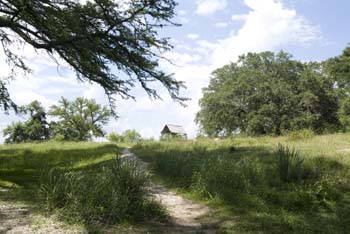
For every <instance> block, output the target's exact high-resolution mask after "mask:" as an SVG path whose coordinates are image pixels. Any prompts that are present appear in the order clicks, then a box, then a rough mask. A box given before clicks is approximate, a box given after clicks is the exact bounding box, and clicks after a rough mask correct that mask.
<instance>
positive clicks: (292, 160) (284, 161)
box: [276, 144, 304, 182]
mask: <svg viewBox="0 0 350 234" xmlns="http://www.w3.org/2000/svg"><path fill="white" fill-rule="evenodd" d="M276 154H277V157H278V159H277V169H278V171H279V175H280V178H281V179H282V180H283V181H285V182H292V181H298V180H300V179H302V177H303V175H304V168H303V162H304V159H303V158H301V157H300V155H299V152H298V151H297V150H295V149H293V148H289V147H285V146H283V145H282V144H278V146H277V149H276Z"/></svg>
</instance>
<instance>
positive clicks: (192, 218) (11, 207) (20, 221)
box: [0, 149, 215, 234]
mask: <svg viewBox="0 0 350 234" xmlns="http://www.w3.org/2000/svg"><path fill="white" fill-rule="evenodd" d="M121 157H122V158H123V160H131V161H135V162H137V163H138V164H139V165H140V169H141V170H147V163H145V162H143V161H141V160H139V159H138V158H137V157H136V156H135V155H134V154H132V153H131V152H130V151H129V150H128V149H125V150H124V151H123V154H122V156H121ZM10 190H11V189H5V188H1V187H0V195H1V196H0V234H14V233H18V234H19V233H28V234H34V233H37V234H41V233H42V234H44V233H54V234H61V233H62V234H63V233H68V234H76V233H90V231H91V230H90V231H88V230H87V229H85V228H84V227H82V226H72V225H68V224H66V223H63V222H61V221H60V220H59V219H58V218H57V217H55V216H49V217H46V216H44V215H43V214H40V213H37V212H35V210H34V209H33V207H31V206H30V205H28V203H24V202H21V201H18V200H16V199H11V198H10V197H9V196H10V195H9V194H10V192H11V191H10ZM149 191H150V194H151V196H152V199H155V200H156V201H158V202H159V203H160V204H162V205H163V206H164V207H165V208H166V209H167V211H168V212H169V215H170V219H171V220H170V221H169V222H168V223H149V222H148V223H145V224H140V225H137V226H114V227H101V229H100V230H99V231H98V233H119V234H124V233H125V234H126V233H128V234H129V233H131V234H132V233H134V234H141V233H142V234H146V233H150V234H151V233H153V234H154V233H164V234H165V233H166V234H184V233H196V234H197V233H198V234H199V233H208V234H211V233H215V230H214V226H215V225H212V224H208V223H202V220H203V219H202V217H203V216H205V215H207V214H208V213H209V212H210V210H209V208H208V207H206V206H204V205H200V204H196V203H194V202H193V201H191V200H188V199H185V198H183V197H181V196H179V195H178V194H176V193H175V192H173V191H170V190H169V189H168V188H166V187H164V186H162V185H159V184H154V183H152V184H151V185H150V188H149Z"/></svg>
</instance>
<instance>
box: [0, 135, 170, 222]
mask: <svg viewBox="0 0 350 234" xmlns="http://www.w3.org/2000/svg"><path fill="white" fill-rule="evenodd" d="M119 151H120V148H119V147H118V146H117V145H116V144H111V143H108V144H105V143H93V142H88V143H87V142H45V143H31V144H29V143H26V144H14V145H2V146H0V186H3V185H5V186H6V187H11V188H16V193H14V195H13V196H14V197H13V199H18V200H23V199H25V200H26V201H29V202H31V203H33V204H37V207H38V208H44V209H39V210H43V211H47V210H48V211H57V210H58V211H59V212H58V213H60V214H61V217H62V218H68V219H70V220H71V221H78V222H82V223H85V224H89V225H90V224H99V223H103V224H104V223H106V224H112V223H118V222H135V221H139V220H145V219H158V218H163V217H164V215H165V212H164V210H163V208H162V207H160V205H158V204H156V203H154V202H152V200H150V199H149V198H148V191H147V185H148V183H149V175H148V174H147V173H145V172H142V171H140V170H138V169H137V165H136V164H134V163H132V162H122V161H121V159H119V158H116V154H118V153H119Z"/></svg>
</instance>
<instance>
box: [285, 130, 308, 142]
mask: <svg viewBox="0 0 350 234" xmlns="http://www.w3.org/2000/svg"><path fill="white" fill-rule="evenodd" d="M314 136H315V133H314V132H313V131H312V130H309V129H304V130H299V131H292V132H289V133H287V140H289V141H301V140H306V139H311V138H313V137H314Z"/></svg>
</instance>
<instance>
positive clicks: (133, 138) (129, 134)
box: [108, 129, 142, 143]
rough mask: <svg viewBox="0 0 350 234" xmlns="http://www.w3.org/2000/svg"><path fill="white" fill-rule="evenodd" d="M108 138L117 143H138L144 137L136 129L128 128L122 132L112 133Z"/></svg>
mask: <svg viewBox="0 0 350 234" xmlns="http://www.w3.org/2000/svg"><path fill="white" fill-rule="evenodd" d="M108 140H109V141H112V142H116V143H137V142H139V141H141V140H142V137H141V135H140V133H138V132H137V131H136V130H134V129H127V130H125V131H124V132H123V133H122V134H118V133H115V132H112V133H110V134H109V135H108Z"/></svg>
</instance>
